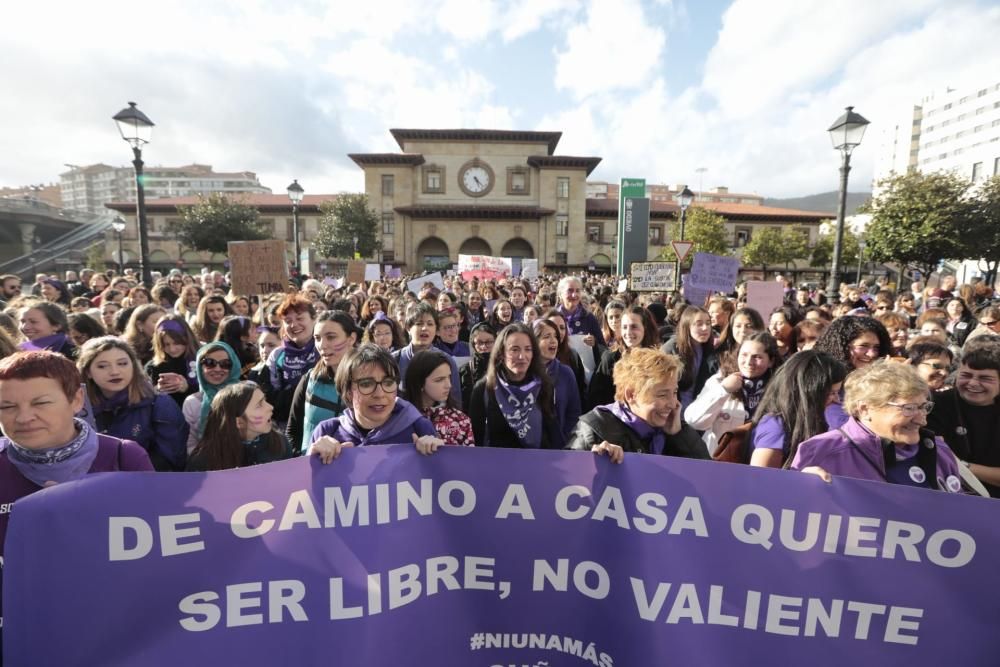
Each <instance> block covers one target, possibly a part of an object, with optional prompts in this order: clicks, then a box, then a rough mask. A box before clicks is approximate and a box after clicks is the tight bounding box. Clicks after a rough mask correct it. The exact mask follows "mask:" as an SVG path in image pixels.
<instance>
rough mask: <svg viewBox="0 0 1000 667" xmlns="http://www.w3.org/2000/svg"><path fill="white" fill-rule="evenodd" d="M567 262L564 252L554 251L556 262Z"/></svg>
mask: <svg viewBox="0 0 1000 667" xmlns="http://www.w3.org/2000/svg"><path fill="white" fill-rule="evenodd" d="M567 262H568V259H567V256H566V253H564V252H557V253H556V264H566V263H567Z"/></svg>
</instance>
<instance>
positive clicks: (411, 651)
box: [3, 446, 1000, 667]
mask: <svg viewBox="0 0 1000 667" xmlns="http://www.w3.org/2000/svg"><path fill="white" fill-rule="evenodd" d="M14 509H15V510H16V511H14V512H12V515H11V524H10V530H9V533H8V537H7V544H6V567H5V573H4V591H3V592H4V607H3V608H4V614H5V619H4V626H5V627H4V628H3V634H4V651H5V658H6V660H7V663H6V664H7V665H13V666H18V665H61V666H63V667H69V666H74V665H81V666H84V665H86V666H88V667H89V666H92V665H102V666H114V665H144V666H145V667H156V666H160V665H163V666H166V665H181V664H183V665H241V666H249V665H279V664H280V665H312V664H337V665H427V666H430V665H434V666H435V667H437V666H439V665H461V666H463V667H466V666H482V667H493V666H497V665H499V666H503V667H506V666H507V665H545V664H548V665H553V666H554V665H580V666H581V667H582V666H583V665H587V664H592V665H598V666H603V667H609V666H611V665H627V666H632V665H668V664H671V665H688V664H691V665H733V664H787V665H792V664H808V665H845V664H856V665H900V664H905V665H907V666H908V667H916V666H919V665H934V666H935V667H939V666H940V665H943V664H956V665H988V664H996V647H997V641H996V637H995V634H996V628H997V627H1000V605H998V604H997V603H996V601H995V599H994V598H995V592H994V589H993V586H992V585H991V584H989V582H990V581H995V579H994V577H995V576H996V562H997V557H998V555H1000V533H998V531H996V529H995V526H996V525H997V520H998V518H1000V505H998V504H997V503H996V502H995V501H992V500H988V499H980V498H970V497H962V496H955V495H952V494H947V493H937V492H931V491H924V490H916V489H909V488H902V487H897V486H892V485H889V484H876V483H870V482H861V481H856V480H850V479H844V478H836V479H834V481H833V483H832V484H827V483H825V482H823V481H822V480H820V479H819V478H817V477H814V476H812V475H808V474H804V473H793V472H788V471H781V470H764V469H750V468H747V467H744V466H738V465H726V464H720V463H712V462H703V461H690V460H684V459H673V458H667V457H657V456H639V455H627V456H626V457H625V462H624V463H623V464H621V465H612V464H610V463H609V462H608V460H607V459H605V458H600V457H597V456H593V455H591V454H589V453H584V452H550V451H518V450H505V449H481V448H465V447H453V448H447V449H445V450H443V451H440V452H438V453H437V454H435V455H433V456H430V457H426V458H425V457H421V456H419V455H418V454H417V453H416V452H415V451H414V450H413V448H412V447H409V446H397V447H369V448H364V449H356V450H347V451H346V452H345V453H344V454H343V455H342V456H341V458H340V459H338V460H337V461H335V462H334V463H332V464H331V465H329V466H323V465H321V464H320V463H319V461H318V459H316V458H311V459H295V460H292V461H285V462H282V463H274V464H269V465H264V466H257V467H252V468H245V469H241V470H234V471H227V472H216V473H207V474H195V473H189V474H155V473H110V474H100V475H92V476H88V478H87V479H85V480H82V481H80V482H75V483H71V484H65V485H59V486H56V487H53V488H50V489H46V490H44V491H40V492H38V493H36V494H34V495H32V496H29V497H27V498H24V499H22V500H19V501H17V503H16V506H15V508H14Z"/></svg>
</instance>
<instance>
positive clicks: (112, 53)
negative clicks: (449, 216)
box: [0, 0, 1000, 197]
mask: <svg viewBox="0 0 1000 667" xmlns="http://www.w3.org/2000/svg"><path fill="white" fill-rule="evenodd" d="M5 25H6V26H8V27H9V26H16V27H17V28H16V29H15V30H10V31H8V32H7V34H5V38H4V40H5V41H4V43H3V44H2V45H0V80H3V81H4V94H3V95H2V96H0V118H3V119H4V122H3V123H2V126H0V153H2V154H3V155H4V156H5V158H6V159H4V160H3V161H0V162H2V163H0V185H8V186H15V185H22V184H28V183H39V182H52V181H55V180H57V179H58V174H59V173H60V172H61V171H64V169H65V168H64V167H63V164H64V163H73V164H89V163H94V162H106V163H110V164H126V163H127V161H128V159H129V152H128V149H127V147H126V146H125V144H124V143H123V142H121V140H120V139H119V138H118V137H117V133H116V131H115V128H114V125H113V123H112V122H111V120H110V116H111V115H112V114H114V113H115V112H117V111H118V110H119V109H121V108H122V107H124V106H125V103H126V102H127V101H128V100H135V101H136V102H138V103H139V107H140V108H141V109H142V110H143V111H145V112H146V113H147V114H148V115H149V116H150V117H151V118H152V119H153V120H154V122H156V124H157V127H156V131H155V134H154V137H153V143H152V144H151V145H150V146H149V147H148V148H147V150H146V153H145V157H146V160H147V163H149V164H154V165H155V164H163V165H179V164H187V163H191V162H200V163H208V164H212V165H214V166H215V167H216V168H217V169H218V170H226V171H235V170H250V171H255V172H257V173H258V174H260V177H261V180H262V181H263V183H264V184H265V185H267V186H269V187H271V188H273V189H274V190H275V191H276V192H281V191H283V189H284V187H285V185H287V184H288V183H289V182H291V180H292V179H293V178H297V179H299V181H300V182H301V183H302V184H303V185H304V187H305V188H306V190H307V192H309V193H331V192H340V191H358V190H360V189H362V187H363V183H362V178H361V171H360V169H358V168H357V167H356V166H355V165H354V164H353V163H352V162H350V160H349V159H348V158H347V157H346V154H347V153H348V152H357V151H384V150H396V146H395V144H394V142H393V141H392V138H391V136H390V135H389V132H388V130H389V128H391V127H431V128H443V127H465V128H473V127H482V128H506V129H528V130H558V131H562V132H563V139H562V141H561V143H560V145H559V148H558V152H560V153H563V154H574V155H596V156H600V157H602V158H603V162H602V163H601V165H600V166H599V167H598V169H597V171H595V172H594V174H593V175H592V178H593V179H595V180H617V179H618V178H619V177H621V176H625V175H628V176H643V177H645V178H646V179H647V180H648V181H650V182H659V183H672V184H674V183H690V184H693V185H697V183H698V178H699V177H698V173H697V169H698V168H699V167H704V168H705V169H706V172H705V173H704V176H703V178H704V184H705V187H711V186H717V185H725V186H728V187H729V188H730V189H731V190H733V191H739V192H757V193H760V194H763V195H766V196H777V197H787V196H799V195H804V194H810V193H814V192H820V191H825V190H833V189H835V188H836V187H837V182H838V176H837V167H838V166H839V158H838V156H837V154H836V153H835V152H834V151H833V150H832V149H831V148H830V144H829V140H828V138H827V136H826V131H825V130H826V128H827V127H828V126H829V125H830V123H831V122H833V120H834V119H835V118H836V117H837V116H838V115H840V113H841V112H842V109H843V107H844V106H847V105H848V104H852V105H854V106H855V107H856V110H857V111H859V112H860V113H862V114H863V115H865V116H866V117H867V118H868V119H869V120H871V121H872V125H871V128H870V129H869V133H868V135H867V136H866V138H865V142H864V143H863V144H862V146H861V147H860V148H859V149H858V150H857V151H856V153H855V157H854V171H853V172H852V177H851V178H852V180H851V186H852V187H851V189H852V190H861V189H867V187H868V185H869V183H870V179H871V175H872V165H873V164H874V162H875V158H876V155H877V153H878V151H879V149H880V140H881V133H882V131H883V130H885V129H886V128H888V127H891V125H893V124H894V123H896V122H899V121H900V120H901V119H902V118H903V117H904V115H905V113H906V112H907V110H908V108H909V107H911V106H912V104H913V103H915V102H917V101H918V100H919V99H920V98H921V97H923V96H925V95H928V94H930V93H932V92H934V91H936V90H941V89H943V88H944V87H945V86H952V87H962V86H973V87H976V86H979V85H981V84H992V83H997V82H998V81H1000V74H998V72H1000V46H998V45H997V39H996V35H998V34H1000V5H998V4H997V2H995V1H994V2H991V1H988V0H907V2H902V1H895V0H885V1H884V2H883V1H880V2H871V0H822V1H821V0H734V1H732V2H720V1H708V2H695V1H693V0H672V1H671V0H508V1H500V0H495V1H494V0H479V1H477V2H475V3H470V2H467V1H466V0H424V1H422V2H419V3H417V2H413V1H412V0H366V2H364V3H356V2H345V1H343V0H338V1H335V2H321V1H318V0H317V1H314V2H301V1H297V0H285V1H283V2H274V1H271V0H244V1H243V2H240V3H235V2H213V1H211V0H176V1H175V2H171V3H166V4H164V3H160V4H158V5H148V4H143V3H135V2H124V1H121V0H106V1H103V2H98V3H80V2H69V1H61V2H55V1H51V0H40V1H38V2H32V3H13V4H12V6H10V7H7V8H5ZM958 36H961V37H960V38H959V37H958ZM12 156H14V157H12Z"/></svg>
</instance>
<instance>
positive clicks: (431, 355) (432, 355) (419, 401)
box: [402, 350, 459, 412]
mask: <svg viewBox="0 0 1000 667" xmlns="http://www.w3.org/2000/svg"><path fill="white" fill-rule="evenodd" d="M441 366H448V368H449V372H450V369H451V364H449V363H448V355H446V354H445V353H444V352H441V351H440V350H423V351H421V352H417V353H416V354H415V355H413V358H412V359H410V365H409V366H407V367H406V376H405V377H404V378H403V386H404V387H406V389H404V390H403V392H402V393H403V398H405V399H406V400H407V401H409V402H410V403H413V405H415V406H416V407H417V409H418V410H420V411H421V412H423V389H424V383H425V382H427V378H429V377H430V375H431V373H433V372H434V371H436V370H437V369H438V368H440V367H441ZM445 405H447V406H448V407H449V408H456V409H457V408H458V407H459V406H458V404H457V403H456V402H455V397H454V396H453V395H452V394H451V392H449V393H448V398H446V399H445Z"/></svg>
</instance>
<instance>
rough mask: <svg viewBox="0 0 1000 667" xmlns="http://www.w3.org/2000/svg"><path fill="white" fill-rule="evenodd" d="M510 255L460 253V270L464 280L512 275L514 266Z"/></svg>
mask: <svg viewBox="0 0 1000 667" xmlns="http://www.w3.org/2000/svg"><path fill="white" fill-rule="evenodd" d="M512 264H513V263H512V262H511V259H510V257H491V256H489V255H459V256H458V272H459V273H460V274H461V275H462V278H463V279H464V280H468V279H469V278H494V279H495V278H503V277H504V276H509V275H511V273H512V271H513V266H512Z"/></svg>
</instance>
